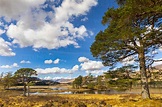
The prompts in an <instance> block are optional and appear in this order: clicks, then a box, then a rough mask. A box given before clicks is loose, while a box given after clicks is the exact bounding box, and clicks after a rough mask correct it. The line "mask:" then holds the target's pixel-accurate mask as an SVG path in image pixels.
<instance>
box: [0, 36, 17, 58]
mask: <svg viewBox="0 0 162 107" xmlns="http://www.w3.org/2000/svg"><path fill="white" fill-rule="evenodd" d="M0 44H1V45H0V56H15V55H16V54H15V53H14V52H12V49H11V48H10V46H11V44H10V43H9V42H6V41H5V40H4V39H2V38H0Z"/></svg>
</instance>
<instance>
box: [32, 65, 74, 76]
mask: <svg viewBox="0 0 162 107" xmlns="http://www.w3.org/2000/svg"><path fill="white" fill-rule="evenodd" d="M35 70H36V71H37V73H38V74H71V73H73V72H75V71H76V66H74V67H73V68H72V69H66V68H59V67H53V68H45V69H42V68H37V69H35Z"/></svg>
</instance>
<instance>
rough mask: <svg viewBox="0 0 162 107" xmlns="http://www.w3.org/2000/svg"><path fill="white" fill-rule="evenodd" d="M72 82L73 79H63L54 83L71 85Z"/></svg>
mask: <svg viewBox="0 0 162 107" xmlns="http://www.w3.org/2000/svg"><path fill="white" fill-rule="evenodd" d="M73 81H74V79H64V78H61V79H57V80H56V82H59V83H72V82H73Z"/></svg>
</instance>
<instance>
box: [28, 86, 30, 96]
mask: <svg viewBox="0 0 162 107" xmlns="http://www.w3.org/2000/svg"><path fill="white" fill-rule="evenodd" d="M29 93H30V86H29V84H28V97H29V96H30V94H29Z"/></svg>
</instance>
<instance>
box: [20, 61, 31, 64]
mask: <svg viewBox="0 0 162 107" xmlns="http://www.w3.org/2000/svg"><path fill="white" fill-rule="evenodd" d="M20 63H21V64H30V63H31V62H30V61H25V60H22V61H21V62H20Z"/></svg>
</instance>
